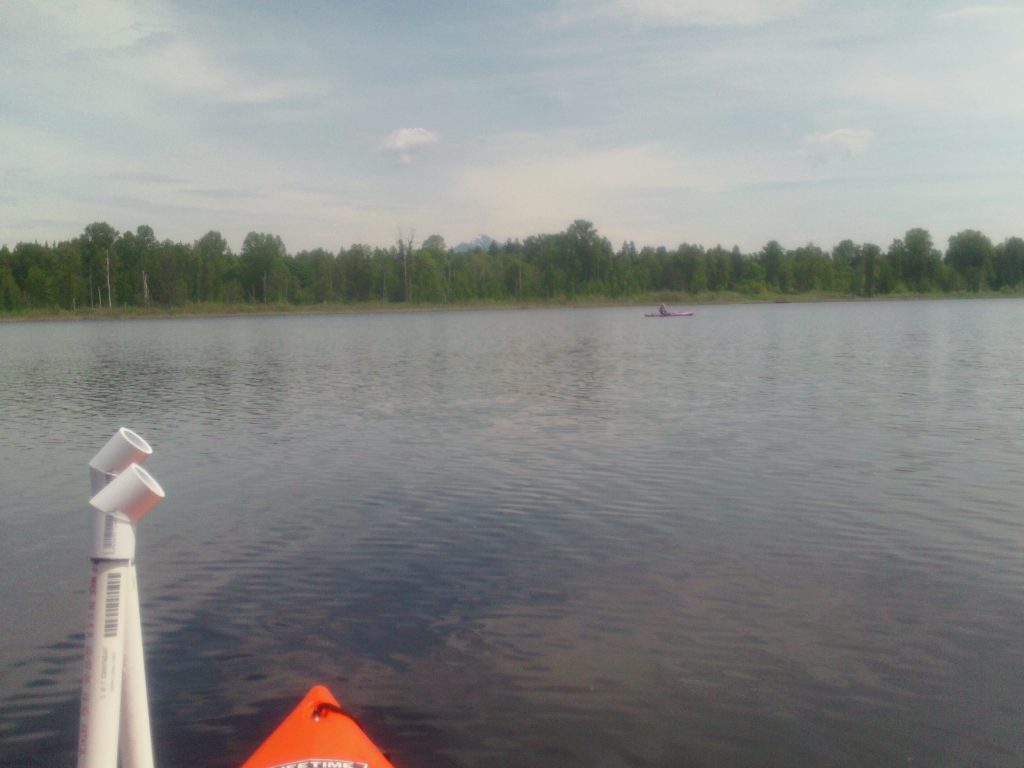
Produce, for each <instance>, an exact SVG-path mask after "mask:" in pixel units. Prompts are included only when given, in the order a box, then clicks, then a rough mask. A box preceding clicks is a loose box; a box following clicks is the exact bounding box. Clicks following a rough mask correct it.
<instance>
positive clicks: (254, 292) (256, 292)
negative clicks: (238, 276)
mask: <svg viewBox="0 0 1024 768" xmlns="http://www.w3.org/2000/svg"><path fill="white" fill-rule="evenodd" d="M286 255H287V251H286V250H285V247H284V242H283V241H282V240H281V238H280V237H278V236H277V235H271V234H266V233H258V232H250V233H249V234H248V235H246V236H245V241H244V242H243V243H242V253H241V260H242V284H243V285H244V286H245V290H246V291H247V293H248V295H249V300H250V301H259V302H263V303H266V302H268V301H278V300H280V299H283V298H284V295H285V291H286V285H285V284H284V283H285V281H286V279H287V276H288V268H287V267H286V266H285V264H284V257H285V256H286Z"/></svg>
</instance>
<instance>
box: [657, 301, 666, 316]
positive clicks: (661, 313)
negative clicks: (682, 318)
mask: <svg viewBox="0 0 1024 768" xmlns="http://www.w3.org/2000/svg"><path fill="white" fill-rule="evenodd" d="M658 314H660V315H667V314H668V308H667V307H666V306H665V305H664V304H662V305H661V307H659V308H658Z"/></svg>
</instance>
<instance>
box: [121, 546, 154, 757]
mask: <svg viewBox="0 0 1024 768" xmlns="http://www.w3.org/2000/svg"><path fill="white" fill-rule="evenodd" d="M125 591H126V595H125V606H124V679H123V682H122V686H121V733H120V738H119V742H120V746H121V750H120V751H121V768H153V734H152V732H151V730H150V725H149V692H148V691H147V689H146V663H145V655H144V653H143V650H142V618H141V616H140V614H139V588H138V581H137V579H136V572H135V563H134V562H132V564H131V565H130V566H129V567H128V583H127V585H126V589H125ZM128 592H130V593H131V596H130V597H129V596H128V594H127V593H128Z"/></svg>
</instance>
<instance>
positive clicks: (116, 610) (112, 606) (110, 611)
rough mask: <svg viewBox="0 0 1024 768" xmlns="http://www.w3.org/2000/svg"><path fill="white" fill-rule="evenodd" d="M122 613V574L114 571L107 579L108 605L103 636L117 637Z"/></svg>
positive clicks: (104, 616) (105, 612) (104, 615)
mask: <svg viewBox="0 0 1024 768" xmlns="http://www.w3.org/2000/svg"><path fill="white" fill-rule="evenodd" d="M120 615H121V574H120V573H112V574H110V578H109V579H108V580H107V607H106V609H105V610H104V612H103V636H104V637H117V629H118V619H119V618H120Z"/></svg>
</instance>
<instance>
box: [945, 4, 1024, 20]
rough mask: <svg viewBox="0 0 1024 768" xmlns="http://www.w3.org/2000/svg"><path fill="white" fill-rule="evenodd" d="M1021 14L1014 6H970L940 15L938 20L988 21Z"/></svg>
mask: <svg viewBox="0 0 1024 768" xmlns="http://www.w3.org/2000/svg"><path fill="white" fill-rule="evenodd" d="M1020 13H1021V9H1020V8H1019V7H1014V6H1012V5H997V4H990V5H968V6H965V7H963V8H958V9H956V10H955V11H947V12H946V13H940V14H939V16H938V18H940V19H943V20H955V19H987V18H993V17H1000V16H1016V15H1019V14H1020Z"/></svg>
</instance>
